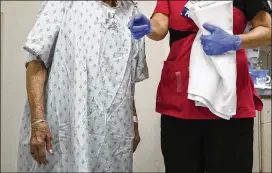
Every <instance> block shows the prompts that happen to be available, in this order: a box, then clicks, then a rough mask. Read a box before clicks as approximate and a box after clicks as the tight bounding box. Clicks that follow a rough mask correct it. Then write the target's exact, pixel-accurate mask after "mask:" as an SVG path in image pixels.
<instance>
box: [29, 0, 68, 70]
mask: <svg viewBox="0 0 272 173" xmlns="http://www.w3.org/2000/svg"><path fill="white" fill-rule="evenodd" d="M64 13H65V1H44V2H43V4H42V7H41V8H40V10H39V12H38V14H37V19H36V23H35V24H34V27H33V28H32V30H31V31H30V33H29V35H28V36H27V39H26V43H25V46H24V49H25V50H26V51H28V52H29V53H30V55H29V56H28V58H27V60H26V65H27V63H28V62H30V61H33V60H39V61H41V63H43V64H44V65H45V67H46V68H48V67H49V66H50V64H51V62H52V53H53V50H54V46H55V43H56V40H57V36H58V32H59V30H60V25H61V23H62V19H63V16H64Z"/></svg>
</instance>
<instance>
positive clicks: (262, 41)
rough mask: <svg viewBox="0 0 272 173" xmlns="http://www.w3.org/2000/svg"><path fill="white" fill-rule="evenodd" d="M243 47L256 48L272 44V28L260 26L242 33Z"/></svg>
mask: <svg viewBox="0 0 272 173" xmlns="http://www.w3.org/2000/svg"><path fill="white" fill-rule="evenodd" d="M239 37H240V38H241V40H242V44H241V48H256V47H261V46H263V45H268V44H271V29H270V28H267V27H263V26H258V27H256V28H254V29H253V30H251V31H250V32H248V33H246V34H241V35H239Z"/></svg>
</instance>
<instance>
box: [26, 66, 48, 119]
mask: <svg viewBox="0 0 272 173" xmlns="http://www.w3.org/2000/svg"><path fill="white" fill-rule="evenodd" d="M46 78H47V70H46V69H45V67H44V66H43V65H42V64H41V63H40V62H38V61H31V62H29V63H28V65H27V70H26V87H27V95H28V103H29V106H30V112H31V123H33V122H35V121H37V120H40V119H44V86H45V81H46Z"/></svg>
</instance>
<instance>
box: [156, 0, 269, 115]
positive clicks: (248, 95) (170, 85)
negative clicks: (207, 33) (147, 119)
mask: <svg viewBox="0 0 272 173" xmlns="http://www.w3.org/2000/svg"><path fill="white" fill-rule="evenodd" d="M186 3H187V0H183V1H176V0H172V1H171V0H158V1H157V6H156V8H155V10H154V13H163V14H166V15H168V16H169V34H170V52H169V55H168V58H167V60H166V61H165V62H164V67H163V70H162V74H161V80H160V83H159V86H158V90H157V99H156V111H157V112H158V113H161V114H164V115H169V116H174V117H177V118H183V119H218V118H219V117H217V116H216V115H214V114H213V113H211V112H210V111H209V109H208V108H205V107H197V106H195V104H194V102H193V101H192V100H189V99H187V90H188V81H189V59H190V52H191V47H192V44H193V41H194V38H195V36H196V33H197V31H198V28H197V26H196V25H195V24H194V22H193V21H192V20H190V19H188V18H186V17H184V16H182V15H181V11H182V9H183V8H184V5H185V4H186ZM233 6H234V8H233V17H234V19H233V32H234V34H242V33H243V32H244V30H245V28H246V25H247V22H248V21H250V20H252V19H253V18H254V17H255V16H256V14H257V13H258V12H260V11H262V10H265V7H266V6H265V5H264V3H263V2H262V1H261V0H234V2H233ZM236 57H237V58H236V62H237V82H236V86H237V111H236V115H235V116H234V118H250V117H255V110H258V111H260V110H262V108H263V103H262V101H261V99H260V97H259V96H258V94H257V92H256V90H255V88H254V84H253V81H252V79H251V77H250V74H249V69H248V60H247V56H246V53H245V50H244V49H240V50H238V51H237V53H236ZM207 80H208V79H207ZM200 85H201V84H200Z"/></svg>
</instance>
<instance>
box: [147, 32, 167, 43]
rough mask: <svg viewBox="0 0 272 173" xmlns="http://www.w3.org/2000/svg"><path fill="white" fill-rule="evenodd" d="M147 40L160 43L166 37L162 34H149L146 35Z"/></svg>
mask: <svg viewBox="0 0 272 173" xmlns="http://www.w3.org/2000/svg"><path fill="white" fill-rule="evenodd" d="M147 36H148V38H150V39H151V40H154V41H160V40H163V39H164V38H165V36H166V35H163V34H158V33H157V34H154V33H150V34H149V35H147Z"/></svg>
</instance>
